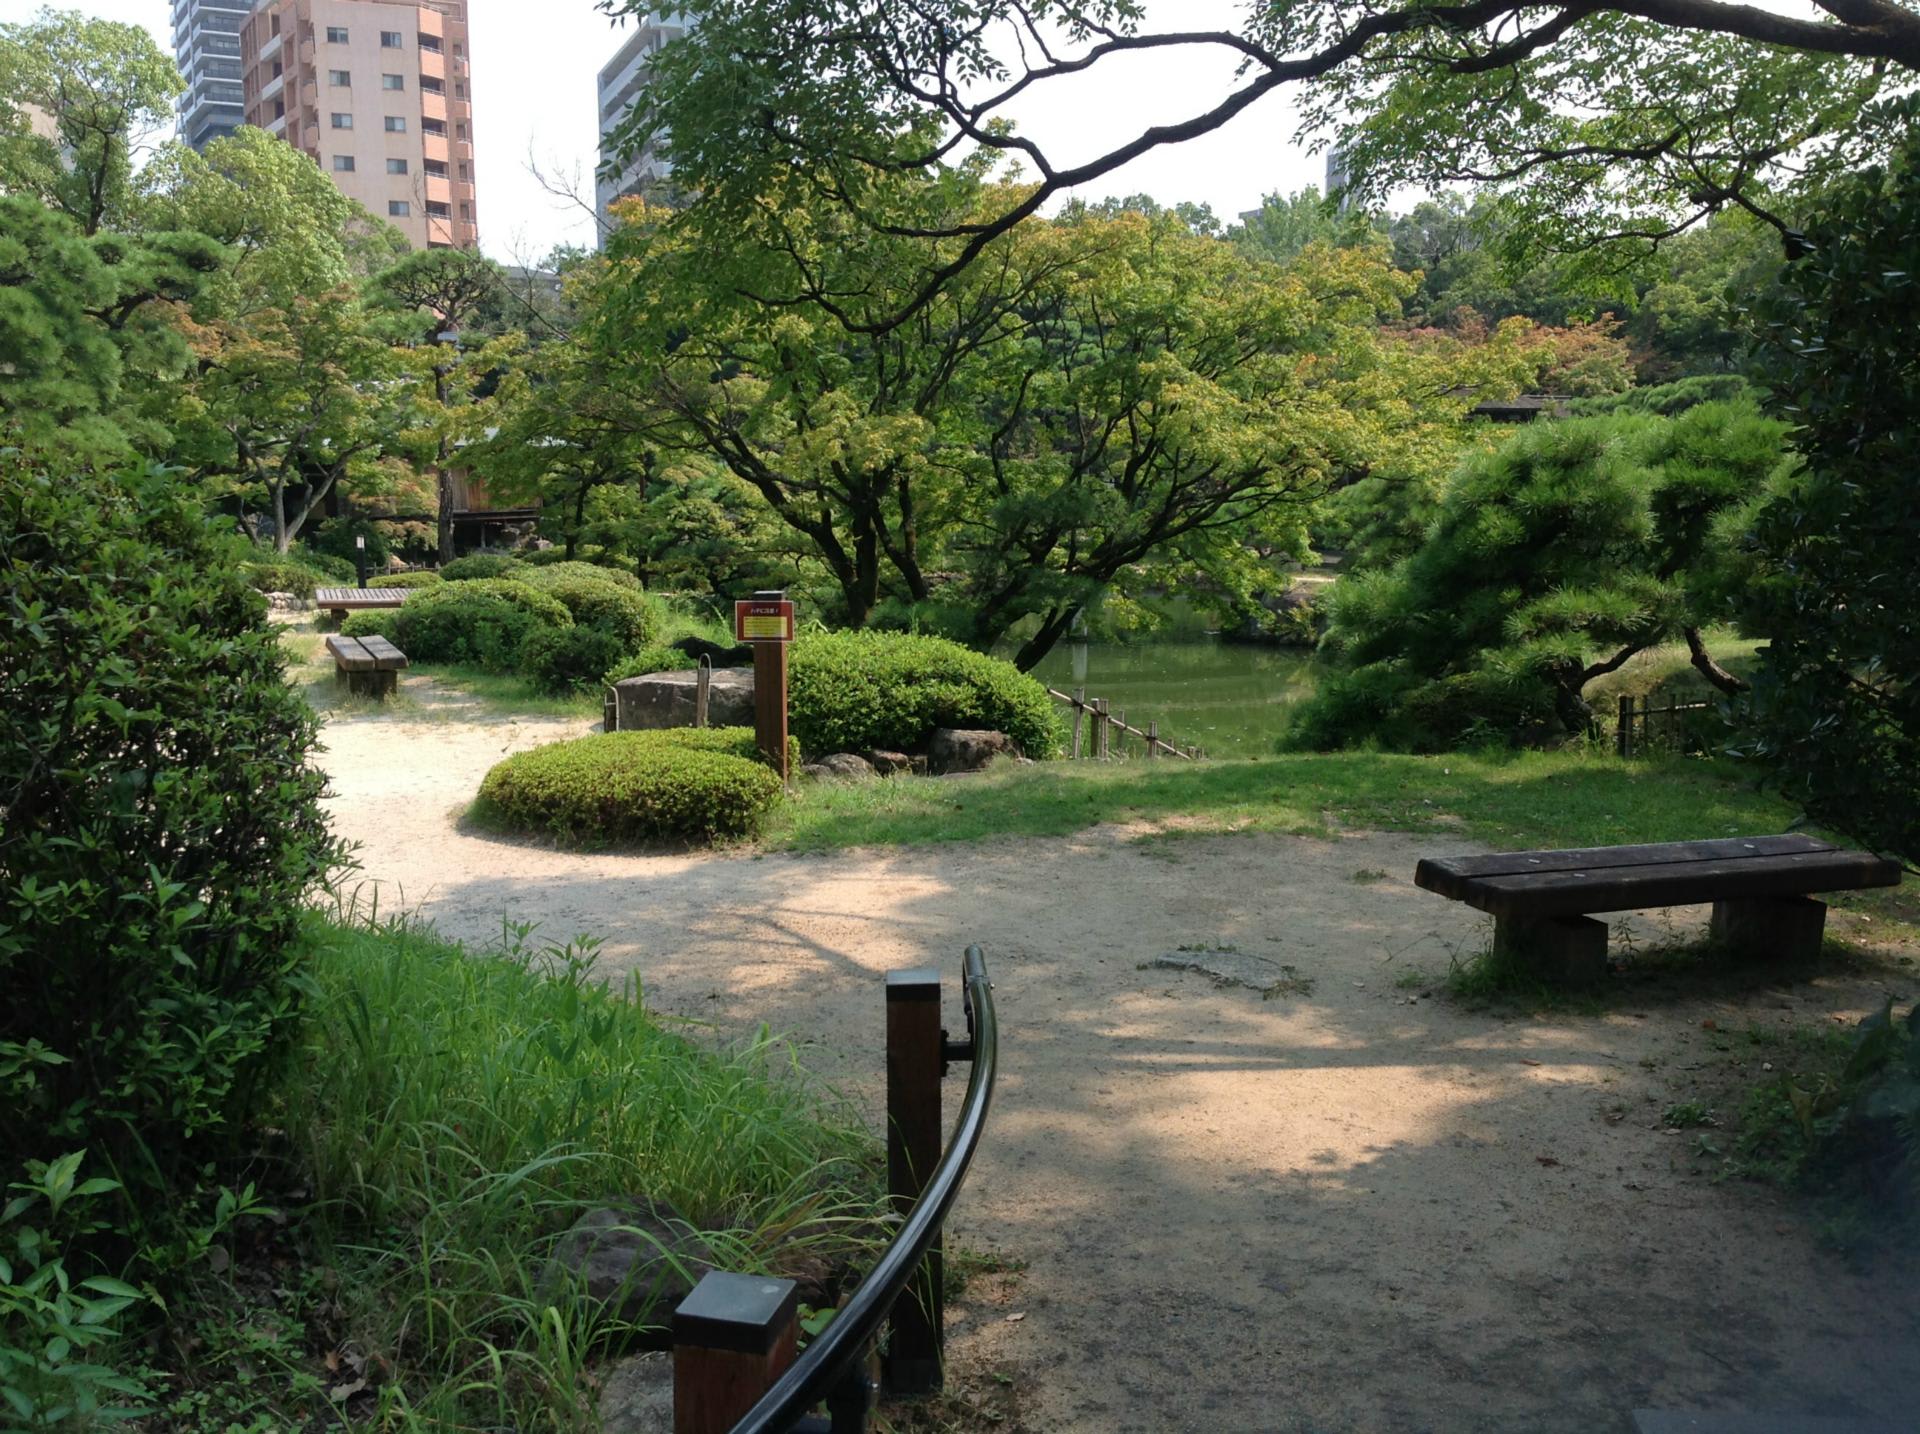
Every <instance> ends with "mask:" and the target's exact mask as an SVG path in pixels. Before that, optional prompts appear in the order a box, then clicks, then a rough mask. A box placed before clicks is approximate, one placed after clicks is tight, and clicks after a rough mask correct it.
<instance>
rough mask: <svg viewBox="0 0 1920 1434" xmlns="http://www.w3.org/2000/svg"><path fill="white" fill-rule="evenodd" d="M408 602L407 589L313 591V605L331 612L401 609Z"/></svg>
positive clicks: (319, 589) (332, 589) (327, 589)
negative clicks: (362, 609)
mask: <svg viewBox="0 0 1920 1434" xmlns="http://www.w3.org/2000/svg"><path fill="white" fill-rule="evenodd" d="M406 600H407V589H406V588H315V589H314V590H313V605H314V606H315V607H319V608H326V609H328V610H329V611H331V612H348V611H352V610H356V609H361V608H384V607H399V606H400V605H401V604H402V603H404V602H405V601H406Z"/></svg>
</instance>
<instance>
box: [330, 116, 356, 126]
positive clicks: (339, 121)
mask: <svg viewBox="0 0 1920 1434" xmlns="http://www.w3.org/2000/svg"><path fill="white" fill-rule="evenodd" d="M332 119H333V127H334V128H335V129H352V128H353V116H352V115H343V114H336V115H334V116H332Z"/></svg>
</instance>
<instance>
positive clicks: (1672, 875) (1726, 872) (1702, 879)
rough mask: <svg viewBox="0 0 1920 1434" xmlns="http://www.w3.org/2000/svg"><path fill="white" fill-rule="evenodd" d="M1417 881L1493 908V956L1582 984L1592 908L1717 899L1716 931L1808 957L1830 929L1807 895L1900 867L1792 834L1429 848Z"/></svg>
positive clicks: (1763, 951) (1600, 938)
mask: <svg viewBox="0 0 1920 1434" xmlns="http://www.w3.org/2000/svg"><path fill="white" fill-rule="evenodd" d="M1413 881H1414V885H1416V886H1419V887H1423V888H1425V889H1426V890H1428V891H1431V892H1435V893H1437V894H1438V895H1440V896H1445V897H1448V898H1450V899H1452V900H1454V901H1463V902H1465V903H1466V904H1467V905H1468V906H1471V907H1474V908H1476V909H1477V910H1480V911H1485V912H1487V913H1489V914H1490V915H1491V916H1492V917H1493V946H1494V951H1495V953H1496V954H1502V955H1512V956H1514V957H1515V958H1517V959H1519V960H1521V961H1523V962H1525V963H1526V964H1527V965H1528V966H1529V967H1530V968H1531V969H1532V970H1534V971H1535V972H1536V973H1537V974H1539V975H1541V976H1543V977H1546V978H1548V979H1552V980H1560V981H1567V982H1575V983H1578V982H1591V981H1597V980H1599V979H1600V978H1601V977H1602V976H1604V975H1605V974H1606V969H1607V928H1606V926H1605V924H1604V923H1602V922H1598V921H1594V920H1592V919H1591V913H1594V912H1607V911H1644V910H1648V909H1651V908H1654V907H1662V906H1692V905H1696V904H1702V903H1706V902H1712V903H1713V925H1712V934H1713V939H1714V940H1716V941H1718V942H1723V943H1725V944H1726V945H1728V946H1732V947H1737V948H1739V949H1740V950H1742V951H1745V952H1749V953H1751V954H1753V955H1757V956H1762V957H1767V958H1779V957H1789V958H1804V957H1810V956H1814V955H1817V954H1818V953H1819V950H1820V943H1821V941H1822V939H1823V937H1824V933H1825V930H1826V919H1827V908H1826V903H1824V902H1820V901H1814V900H1811V899H1810V898H1811V896H1812V894H1813V893H1815V892H1824V891H1855V890H1859V889H1862V888H1865V887H1873V886H1898V885H1899V884H1900V864H1899V863H1898V862H1894V861H1889V860H1888V859H1886V858H1885V857H1878V856H1874V855H1873V854H1872V853H1870V852H1864V851H1847V850H1845V849H1843V848H1840V847H1836V846H1832V845H1830V844H1828V843H1827V842H1823V841H1817V840H1815V839H1814V838H1813V837H1809V836H1799V835H1787V836H1765V837H1733V838H1729V839H1727V840H1723V841H1683V842H1661V843H1657V844H1653V845H1648V846H1603V847H1580V848H1574V849H1572V850H1567V851H1514V852H1500V853H1497V854H1495V855H1493V856H1461V857H1437V858H1435V857H1430V858H1428V859H1427V860H1425V861H1422V862H1421V863H1420V864H1419V865H1418V866H1417V867H1415V868H1414V873H1413Z"/></svg>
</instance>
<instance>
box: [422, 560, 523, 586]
mask: <svg viewBox="0 0 1920 1434" xmlns="http://www.w3.org/2000/svg"><path fill="white" fill-rule="evenodd" d="M524 571H525V567H524V565H523V564H522V563H521V562H520V561H519V560H518V559H516V558H510V557H508V556H507V555H506V554H505V553H469V554H468V555H467V556H466V557H464V558H455V559H454V560H453V561H452V562H450V563H448V564H447V565H446V566H445V567H443V568H441V569H440V576H441V577H443V578H445V579H446V580H447V581H448V582H450V583H464V582H471V581H473V580H474V579H476V578H505V577H517V576H519V575H520V574H521V573H522V572H524Z"/></svg>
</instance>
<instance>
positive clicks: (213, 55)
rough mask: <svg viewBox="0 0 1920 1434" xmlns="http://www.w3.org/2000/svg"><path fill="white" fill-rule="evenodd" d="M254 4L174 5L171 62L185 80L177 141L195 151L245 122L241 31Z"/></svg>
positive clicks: (197, 1) (179, 0) (198, 0)
mask: <svg viewBox="0 0 1920 1434" xmlns="http://www.w3.org/2000/svg"><path fill="white" fill-rule="evenodd" d="M253 3H254V0H173V58H174V61H175V62H176V63H177V64H178V65H179V66H180V73H181V74H182V75H183V76H185V78H186V81H187V89H186V93H185V94H183V95H181V96H180V99H179V101H178V105H177V108H178V109H179V112H180V137H181V138H182V139H184V140H185V141H186V142H187V143H188V144H190V145H192V146H193V147H194V148H195V149H205V148H206V147H207V144H208V142H209V141H211V140H216V139H219V138H221V137H222V136H224V135H230V134H232V133H233V132H234V131H235V130H236V129H238V128H239V127H240V123H241V120H242V119H243V118H244V113H243V109H244V107H243V101H242V97H241V89H240V79H241V75H240V27H241V26H242V25H243V24H245V23H246V19H247V16H248V15H250V14H252V13H253Z"/></svg>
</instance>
